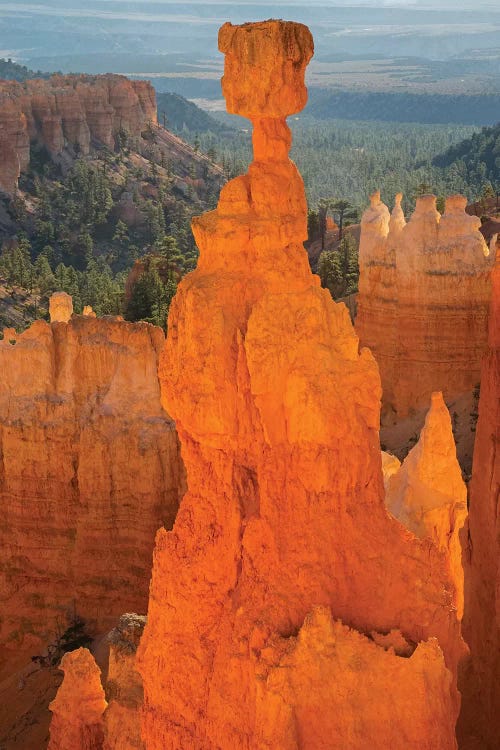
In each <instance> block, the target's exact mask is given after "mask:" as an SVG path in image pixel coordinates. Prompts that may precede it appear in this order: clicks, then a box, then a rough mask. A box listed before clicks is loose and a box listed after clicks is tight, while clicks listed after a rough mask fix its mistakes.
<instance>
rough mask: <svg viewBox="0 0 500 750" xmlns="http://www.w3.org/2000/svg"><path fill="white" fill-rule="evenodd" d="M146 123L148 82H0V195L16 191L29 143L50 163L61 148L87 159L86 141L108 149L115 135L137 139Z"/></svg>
mask: <svg viewBox="0 0 500 750" xmlns="http://www.w3.org/2000/svg"><path fill="white" fill-rule="evenodd" d="M149 122H151V123H156V122H157V112H156V94H155V90H154V88H153V86H152V85H151V84H150V83H149V82H148V81H132V80H129V79H128V78H125V77H124V76H119V75H112V74H107V75H102V76H89V75H67V76H61V75H54V76H52V77H51V78H49V79H48V80H42V79H35V80H32V81H26V82H25V83H18V82H16V81H0V190H3V191H4V192H6V193H12V192H13V191H14V190H15V189H16V186H17V180H18V178H19V175H20V174H21V172H24V171H26V169H27V168H28V167H29V162H30V144H31V143H35V144H38V145H40V146H44V147H45V148H46V149H47V151H48V152H49V154H50V155H51V156H52V157H53V158H56V157H57V156H58V155H60V154H61V152H62V151H63V150H64V148H65V147H66V146H71V147H73V149H75V150H77V151H78V152H79V153H81V154H88V153H89V149H90V145H91V143H92V142H97V143H98V144H101V145H105V146H107V147H108V148H114V146H115V137H116V136H117V134H118V133H119V131H120V130H122V129H123V130H124V131H126V132H127V133H128V134H129V135H130V136H139V135H140V134H141V132H142V131H143V130H144V129H145V128H146V126H147V124H148V123H149Z"/></svg>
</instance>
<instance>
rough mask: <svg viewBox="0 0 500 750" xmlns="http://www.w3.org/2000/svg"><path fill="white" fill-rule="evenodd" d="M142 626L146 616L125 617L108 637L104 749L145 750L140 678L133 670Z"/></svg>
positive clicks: (128, 615)
mask: <svg viewBox="0 0 500 750" xmlns="http://www.w3.org/2000/svg"><path fill="white" fill-rule="evenodd" d="M145 624H146V618H145V617H143V616H141V615H136V614H125V615H122V616H121V617H120V622H119V623H118V625H117V627H116V628H115V629H114V630H112V631H111V633H110V634H109V636H108V640H109V642H110V648H109V667H108V676H107V679H106V697H107V699H108V707H107V709H106V712H105V714H104V745H103V750H143V748H144V744H143V742H142V739H141V724H140V715H139V711H140V709H141V708H142V700H143V692H142V679H141V676H140V674H139V673H138V672H137V670H136V668H135V657H136V652H137V646H138V645H139V641H140V639H141V636H142V633H143V630H144V625H145Z"/></svg>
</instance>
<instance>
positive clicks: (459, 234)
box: [356, 192, 492, 417]
mask: <svg viewBox="0 0 500 750" xmlns="http://www.w3.org/2000/svg"><path fill="white" fill-rule="evenodd" d="M466 203H467V201H466V199H465V198H464V197H463V196H460V195H454V196H450V197H449V198H448V199H447V200H446V206H445V212H444V213H443V215H442V216H441V215H440V214H439V212H438V211H437V210H436V199H435V197H434V196H432V195H425V196H422V197H420V198H418V199H417V205H416V209H415V212H414V213H413V215H412V217H411V219H410V221H409V222H408V223H407V224H406V223H405V219H404V215H403V212H402V209H401V195H397V196H396V204H395V207H394V210H393V212H392V215H391V216H389V211H388V209H387V207H386V206H385V205H384V204H383V203H382V202H381V200H380V193H378V192H377V193H375V194H374V195H373V196H372V197H371V205H370V207H369V208H368V209H367V210H366V211H365V213H364V214H363V218H362V221H361V239H360V248H359V266H360V277H359V295H358V300H357V302H358V307H357V316H356V331H357V333H358V334H359V337H360V341H361V343H362V344H364V345H366V346H369V347H370V349H371V350H372V352H373V354H374V355H375V358H376V360H377V363H378V365H379V368H380V375H381V378H382V387H383V405H384V407H385V411H388V412H392V411H394V412H396V414H397V415H398V417H404V416H406V415H408V414H409V413H411V412H412V411H415V410H418V409H421V408H425V406H426V404H427V403H428V401H429V399H430V396H431V393H432V392H433V391H438V390H439V391H442V393H443V395H444V397H445V399H446V400H448V399H452V398H453V397H455V396H458V395H459V394H461V393H465V392H466V391H471V390H472V389H473V387H474V386H475V385H477V384H478V383H479V379H480V367H481V358H482V356H483V355H484V353H485V350H486V339H487V320H488V307H489V300H490V294H491V283H490V278H489V276H490V271H491V265H492V258H491V256H490V255H489V252H488V248H487V246H486V244H485V241H484V239H483V236H482V235H481V233H480V232H479V226H480V220H479V218H478V217H476V216H469V215H468V214H466V213H465V207H466Z"/></svg>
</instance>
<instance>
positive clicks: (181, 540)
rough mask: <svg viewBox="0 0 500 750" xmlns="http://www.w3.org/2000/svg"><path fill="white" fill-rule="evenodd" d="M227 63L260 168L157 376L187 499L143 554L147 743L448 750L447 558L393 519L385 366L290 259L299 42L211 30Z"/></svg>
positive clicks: (191, 295) (185, 286)
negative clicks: (384, 420)
mask: <svg viewBox="0 0 500 750" xmlns="http://www.w3.org/2000/svg"><path fill="white" fill-rule="evenodd" d="M219 47H220V49H221V51H222V52H224V54H225V71H224V77H223V79H222V87H223V93H224V96H225V98H226V101H227V105H228V110H229V112H232V113H237V114H241V115H244V116H246V117H248V118H249V119H251V121H252V123H253V128H254V130H253V146H254V161H253V162H252V164H251V165H250V167H249V170H248V173H247V174H246V175H244V176H242V177H238V178H236V179H234V180H232V181H231V182H229V183H228V184H227V185H226V186H225V187H224V188H223V189H222V192H221V195H220V200H219V203H218V207H217V209H216V210H215V211H212V212H209V213H207V214H204V215H203V216H201V217H199V218H197V219H195V220H194V222H193V231H194V234H195V237H196V240H197V244H198V247H199V250H200V257H199V262H198V266H197V269H196V270H195V271H194V272H193V273H191V274H189V275H188V276H186V277H185V278H184V279H183V281H182V282H181V284H180V285H179V288H178V292H177V295H176V297H175V298H174V300H173V302H172V305H171V308H170V315H169V325H168V331H169V333H168V339H167V342H166V346H165V349H164V352H163V354H162V356H161V359H160V369H159V377H160V381H161V387H162V403H163V404H164V406H165V408H166V409H167V410H168V412H169V413H170V414H172V415H173V417H174V419H175V421H176V426H177V429H178V433H179V437H180V440H181V443H182V454H183V459H184V461H185V464H186V469H187V475H188V491H187V493H186V495H185V496H184V498H183V500H182V502H181V505H180V508H179V512H178V515H177V518H176V521H175V524H174V527H173V529H172V530H171V531H168V530H166V529H160V531H159V532H158V534H157V538H156V547H155V551H154V561H153V576H152V582H151V588H150V600H149V608H148V622H147V625H146V628H145V631H144V635H143V637H142V639H141V642H140V644H139V650H138V653H137V664H138V669H139V671H140V672H141V674H142V677H143V685H144V709H143V724H142V735H143V740H144V744H145V747H146V748H147V750H174V749H175V750H179V749H180V748H186V749H187V748H189V750H215V748H217V749H218V750H221V749H224V750H225V749H226V748H227V749H228V750H229V748H231V749H233V748H256V747H259V748H269V750H271V749H272V750H277V749H278V748H279V749H280V750H292V749H293V750H298V748H301V750H302V749H304V748H306V749H308V750H309V749H310V750H313V749H314V750H319V748H327V747H329V748H330V747H336V748H347V747H349V748H350V749H351V750H366V748H367V747H373V748H382V747H384V748H385V747H403V746H404V747H407V748H415V750H417V748H418V749H419V750H422V749H423V748H428V750H431V749H432V750H434V748H436V747H440V748H441V749H442V750H451V749H452V748H455V747H456V742H455V735H454V726H455V721H456V717H457V713H458V705H459V700H458V693H457V690H456V671H457V663H458V662H459V659H460V657H461V655H462V654H463V652H464V646H463V642H462V640H461V636H460V617H459V612H458V609H457V602H458V601H459V598H460V592H458V591H457V581H456V578H455V577H454V575H453V572H452V571H451V570H450V565H449V552H448V550H447V549H441V548H440V544H439V543H437V542H436V541H434V540H433V539H432V538H429V536H428V535H427V534H425V535H423V538H419V537H418V536H416V535H415V534H414V533H413V532H412V531H411V530H408V529H406V528H404V526H403V525H402V524H401V523H400V522H399V521H397V520H396V519H394V518H393V517H392V516H390V515H389V514H388V513H387V511H386V509H385V506H384V485H383V476H382V466H381V452H380V443H379V438H378V429H379V418H380V413H379V412H380V396H381V387H380V378H379V374H378V369H377V366H376V363H375V360H374V358H373V357H372V355H371V354H370V352H369V351H368V350H367V349H362V350H361V352H360V351H359V346H358V338H357V336H356V334H355V332H354V329H353V327H352V324H351V322H350V319H349V314H348V312H347V309H346V308H345V306H344V305H342V304H335V302H334V301H333V300H332V298H331V296H330V295H329V293H328V292H327V291H326V290H323V289H321V287H320V284H319V279H318V278H317V277H315V276H313V275H312V274H311V272H310V269H309V266H308V261H307V256H306V253H305V250H304V248H303V245H302V242H303V241H304V240H305V239H306V236H307V228H306V201H305V195H304V189H303V183H302V180H301V178H300V175H299V174H298V172H297V170H296V167H295V165H294V164H293V162H291V161H290V160H289V159H288V152H289V149H290V145H291V136H290V131H289V129H288V127H287V125H286V122H285V118H286V116H288V115H290V114H292V113H295V112H297V111H299V110H300V109H301V108H302V107H303V106H304V104H305V101H306V89H305V86H304V71H305V67H306V65H307V63H308V62H309V59H310V58H311V55H312V52H313V44H312V39H311V35H310V33H309V31H308V29H307V28H306V27H305V26H302V25H301V24H295V23H287V22H282V21H266V22H263V23H257V24H245V25H243V26H232V25H231V24H225V25H224V26H223V27H222V28H221V30H220V33H219ZM396 218H397V217H396ZM430 429H431V428H430ZM426 440H430V437H428V436H427V437H426ZM458 490H459V492H460V493H462V488H461V487H460V488H458ZM461 499H462V495H461V494H460V497H459V498H458V500H459V501H460V500H461Z"/></svg>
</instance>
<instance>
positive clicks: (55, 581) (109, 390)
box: [0, 294, 184, 674]
mask: <svg viewBox="0 0 500 750" xmlns="http://www.w3.org/2000/svg"><path fill="white" fill-rule="evenodd" d="M71 307H72V305H71V298H70V297H68V295H65V294H59V295H55V296H54V298H53V300H52V302H51V312H52V315H53V316H54V320H53V322H52V323H46V322H44V321H37V322H35V323H33V325H32V326H31V327H30V328H28V329H27V330H26V331H24V333H22V334H16V333H15V331H13V330H7V331H6V332H5V336H4V339H3V340H2V341H0V366H1V371H2V379H1V383H0V498H1V506H2V519H1V521H0V609H1V621H0V643H1V644H2V648H1V650H0V654H1V656H0V674H7V673H9V671H10V672H11V671H12V670H13V669H14V668H15V666H16V665H18V664H22V663H23V660H24V661H26V658H27V657H28V658H29V656H30V655H36V654H40V653H43V648H44V644H46V643H47V642H49V641H51V640H53V639H54V638H55V636H56V635H61V633H62V632H63V631H64V630H66V628H67V627H68V625H70V624H71V622H72V621H73V620H74V619H75V617H81V618H83V619H84V620H85V622H86V628H87V630H88V632H89V633H90V634H95V633H98V632H101V633H102V632H106V631H107V630H109V629H110V628H111V627H113V626H114V625H115V624H116V619H117V618H118V617H119V615H120V614H122V612H124V611H138V612H143V613H144V612H145V611H146V608H147V599H148V586H149V577H150V571H151V555H152V549H153V543H154V536H155V533H156V531H157V529H158V528H159V527H160V526H162V525H163V524H165V526H166V527H167V528H169V527H171V525H172V523H173V520H174V517H175V514H176V511H177V506H178V502H179V497H180V494H181V492H182V488H183V483H184V475H183V468H182V462H181V460H180V456H179V450H178V441H177V436H176V432H175V426H174V424H173V422H172V420H171V419H170V417H169V416H168V414H167V413H166V412H165V411H164V409H163V408H162V406H161V404H160V386H159V382H158V376H157V366H158V356H159V352H160V351H161V350H162V348H163V345H164V335H163V331H162V330H161V329H160V328H157V327H155V326H151V325H149V324H147V323H125V322H124V321H123V320H120V319H117V318H110V317H109V318H102V319H96V318H95V316H94V317H92V316H90V315H89V316H76V315H73V316H71ZM55 321H57V322H55ZM64 321H67V322H64Z"/></svg>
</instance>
